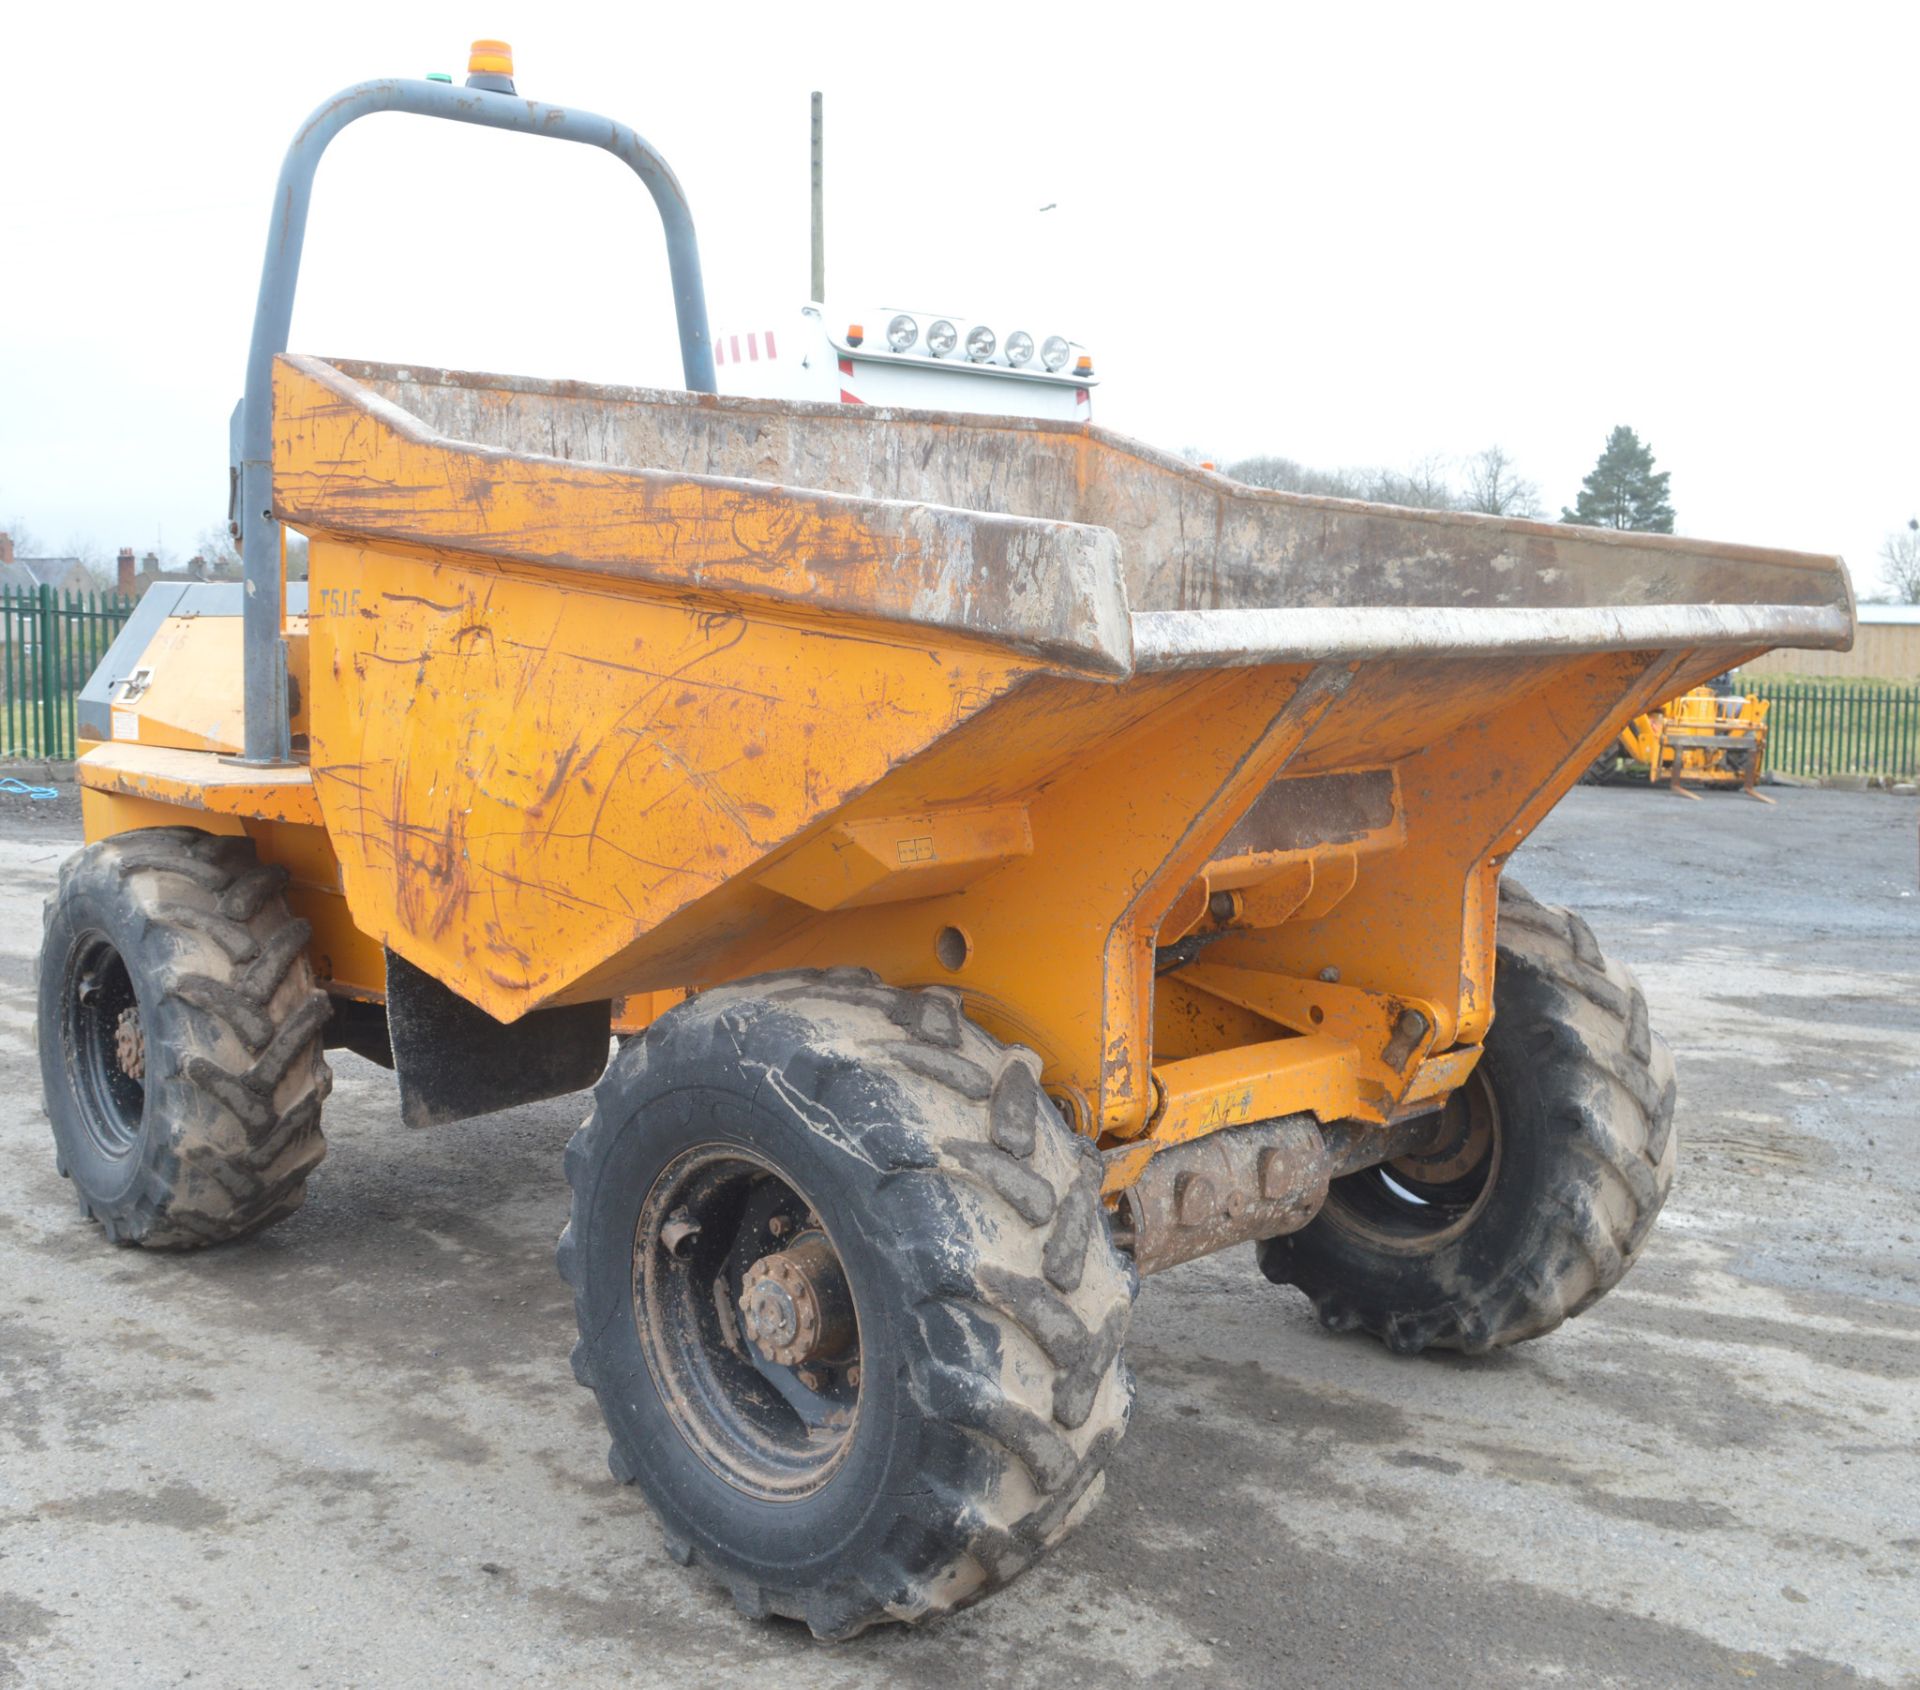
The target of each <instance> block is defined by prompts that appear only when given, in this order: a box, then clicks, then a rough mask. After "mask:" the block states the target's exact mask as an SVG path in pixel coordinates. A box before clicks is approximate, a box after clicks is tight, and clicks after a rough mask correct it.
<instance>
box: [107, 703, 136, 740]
mask: <svg viewBox="0 0 1920 1690" xmlns="http://www.w3.org/2000/svg"><path fill="white" fill-rule="evenodd" d="M113 737H114V738H115V739H138V738H139V737H140V712H139V711H138V710H119V709H116V710H115V711H114V713H113Z"/></svg>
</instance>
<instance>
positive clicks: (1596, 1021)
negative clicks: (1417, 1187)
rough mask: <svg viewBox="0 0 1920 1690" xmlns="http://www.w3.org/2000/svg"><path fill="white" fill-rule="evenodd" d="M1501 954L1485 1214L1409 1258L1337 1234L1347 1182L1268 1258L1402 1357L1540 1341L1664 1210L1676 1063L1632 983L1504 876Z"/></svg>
mask: <svg viewBox="0 0 1920 1690" xmlns="http://www.w3.org/2000/svg"><path fill="white" fill-rule="evenodd" d="M1498 944H1499V951H1498V959H1497V963H1496V969H1495V976H1494V1019H1493V1024H1492V1027H1491V1029H1490V1031H1489V1033H1488V1037H1487V1041H1486V1055H1485V1056H1484V1057H1483V1058H1482V1062H1483V1064H1484V1065H1486V1067H1487V1069H1488V1079H1489V1083H1490V1084H1491V1085H1492V1087H1493V1090H1494V1095H1495V1099H1496V1101H1497V1102H1498V1103H1499V1105H1500V1107H1501V1110H1502V1127H1501V1132H1502V1134H1503V1149H1502V1155H1503V1161H1502V1163H1501V1165H1500V1167H1499V1168H1498V1169H1497V1171H1496V1173H1495V1176H1494V1178H1495V1189H1494V1191H1493V1192H1491V1193H1490V1194H1489V1198H1488V1201H1487V1204H1486V1206H1485V1208H1484V1210H1483V1211H1482V1212H1481V1213H1480V1214H1479V1215H1478V1216H1476V1217H1475V1218H1474V1219H1473V1220H1472V1221H1471V1222H1470V1223H1469V1226H1468V1228H1467V1230H1466V1232H1465V1233H1464V1234H1463V1235H1461V1236H1460V1237H1458V1238H1455V1239H1453V1240H1451V1241H1450V1242H1448V1243H1446V1244H1443V1245H1441V1246H1439V1247H1438V1248H1436V1250H1435V1251H1434V1252H1433V1253H1432V1254H1431V1255H1428V1256H1405V1255H1401V1254H1399V1253H1395V1252H1387V1251H1383V1250H1379V1249H1376V1248H1372V1247H1370V1246H1369V1245H1368V1244H1367V1242H1366V1241H1365V1240H1363V1239H1361V1238H1359V1237H1357V1236H1356V1235H1355V1234H1354V1233H1353V1232H1352V1231H1351V1230H1350V1229H1346V1228H1343V1227H1342V1225H1341V1224H1340V1222H1341V1214H1340V1211H1339V1210H1338V1209H1337V1208H1335V1206H1334V1205H1335V1204H1336V1203H1337V1201H1338V1194H1339V1191H1340V1185H1341V1182H1340V1181H1336V1182H1335V1184H1334V1196H1333V1198H1332V1199H1330V1203H1329V1208H1328V1209H1323V1210H1322V1212H1321V1214H1320V1215H1318V1216H1316V1217H1315V1219H1314V1220H1313V1222H1312V1223H1311V1224H1309V1225H1308V1226H1307V1227H1305V1228H1304V1229H1302V1230H1301V1231H1300V1232H1298V1233H1294V1234H1291V1235H1289V1236H1286V1237H1282V1238H1275V1239H1269V1240H1267V1241H1266V1242H1265V1243H1263V1244H1262V1245H1261V1246H1260V1250H1259V1260H1260V1266H1261V1269H1262V1271H1263V1272H1265V1274H1266V1275H1267V1277H1268V1278H1269V1279H1272V1280H1274V1281H1275V1282H1277V1283H1280V1284H1292V1285H1296V1286H1298V1287H1299V1288H1300V1289H1301V1290H1303V1291H1304V1292H1306V1294H1307V1296H1308V1297H1309V1298H1310V1299H1311V1300H1312V1302H1313V1304H1314V1306H1315V1309H1316V1311H1317V1312H1318V1314H1319V1316H1320V1319H1321V1322H1322V1323H1323V1324H1324V1325H1325V1326H1327V1327H1328V1328H1329V1329H1330V1330H1333V1331H1354V1330H1359V1331H1365V1332H1369V1333H1371V1334H1372V1335H1373V1336H1375V1337H1376V1338H1379V1339H1380V1340H1381V1341H1382V1342H1383V1343H1385V1344H1387V1345H1388V1347H1389V1348H1391V1349H1394V1350H1396V1351H1399V1352H1402V1353H1412V1352H1415V1351H1418V1350H1423V1349H1428V1348H1434V1349H1453V1350H1464V1351H1467V1352H1469V1353H1475V1354H1477V1353H1481V1352H1484V1351H1487V1350H1492V1349H1499V1348H1503V1347H1505V1346H1507V1345H1510V1344H1517V1343H1521V1342H1523V1341H1525V1340H1527V1339H1529V1338H1538V1337H1542V1336H1544V1335H1545V1334H1546V1333H1548V1332H1551V1331H1552V1330H1553V1329H1554V1328H1555V1327H1557V1326H1559V1325H1560V1324H1561V1323H1562V1322H1563V1321H1565V1320H1568V1319H1570V1318H1571V1317H1572V1316H1574V1315H1577V1314H1580V1313H1582V1312H1584V1311H1585V1310H1586V1309H1588V1308H1591V1307H1592V1306H1593V1304H1594V1303H1595V1302H1597V1301H1598V1300H1599V1299H1600V1298H1601V1297H1602V1296H1604V1295H1605V1294H1606V1293H1607V1292H1608V1291H1610V1290H1611V1289H1612V1288H1613V1287H1614V1286H1615V1285H1617V1284H1618V1283H1619V1282H1620V1279H1621V1277H1622V1275H1624V1274H1625V1272H1626V1271H1627V1269H1628V1268H1629V1267H1630V1266H1631V1265H1632V1264H1633V1261H1634V1258H1635V1257H1636V1256H1637V1255H1638V1254H1639V1251H1640V1248H1641V1246H1642V1245H1643V1244H1644V1243H1645V1241H1646V1238H1647V1234H1648V1232H1649V1231H1650V1230H1651V1228H1652V1226H1653V1222H1654V1219H1655V1217H1656V1216H1657V1215H1658V1214H1659V1212H1660V1207H1661V1205H1662V1204H1663V1203H1664V1202H1665V1201H1666V1198H1667V1193H1668V1191H1669V1189H1670V1188H1671V1187H1672V1184H1673V1173H1674V1161H1675V1155H1676V1151H1677V1148H1678V1143H1677V1139H1676V1135H1675V1133H1674V1130H1673V1107H1674V1091H1675V1088H1674V1069H1673V1057H1672V1054H1671V1053H1670V1052H1669V1051H1668V1049H1667V1046H1666V1044H1665V1042H1664V1041H1663V1040H1662V1039H1661V1038H1660V1037H1659V1036H1658V1035H1657V1034H1655V1033H1654V1032H1653V1031H1652V1029H1651V1028H1650V1026H1649V1025H1648V1019H1647V1000H1646V997H1645V995H1644V994H1643V993H1642V992H1641V990H1640V987H1639V985H1638V983H1637V982H1636V981H1635V980H1634V977H1633V975H1632V974H1631V973H1630V972H1629V971H1628V969H1627V968H1626V967H1625V965H1624V964H1621V963H1619V962H1614V961H1610V960H1609V959H1608V958H1607V957H1606V955H1605V954H1604V953H1603V952H1602V950H1601V949H1600V946H1599V943H1598V941H1596V940H1595V938H1594V936H1593V930H1592V929H1591V928H1590V927H1588V925H1587V924H1586V922H1585V921H1583V920H1582V919H1581V918H1580V917H1579V916H1578V915H1576V914H1574V913H1573V912H1571V911H1570V910H1565V909H1561V908H1559V907H1557V906H1555V905H1552V904H1544V903H1542V902H1540V900H1539V899H1537V898H1535V897H1534V896H1533V895H1532V894H1531V893H1530V892H1528V891H1527V890H1526V889H1525V888H1524V887H1522V886H1520V885H1519V884H1518V883H1517V882H1515V881H1513V880H1511V879H1503V880H1502V882H1501V886H1500V918H1499V930H1498ZM1503 1094H1504V1095H1503ZM1355 1177H1358V1176H1355ZM1503 1186H1505V1187H1507V1189H1504V1190H1503V1189H1502V1187H1503ZM1330 1211H1331V1212H1330Z"/></svg>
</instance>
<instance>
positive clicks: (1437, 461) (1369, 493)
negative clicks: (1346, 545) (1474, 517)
mask: <svg viewBox="0 0 1920 1690" xmlns="http://www.w3.org/2000/svg"><path fill="white" fill-rule="evenodd" d="M1226 472H1227V474H1228V475H1230V476H1232V477H1233V478H1234V480H1235V481H1244V482H1245V483H1246V484H1247V485H1248V486H1249V487H1272V488H1275V489H1276V490H1278V491H1279V492H1282V493H1310V494H1313V495H1315V496H1316V497H1319V498H1323V499H1371V500H1372V501H1373V502H1374V503H1375V504H1383V505H1412V506H1413V507H1415V508H1416V509H1419V510H1438V511H1446V510H1453V509H1455V508H1456V506H1457V503H1458V501H1457V499H1456V498H1455V495H1454V491H1453V488H1452V487H1451V486H1450V485H1449V484H1448V482H1447V478H1446V472H1445V462H1444V460H1443V459H1441V458H1438V457H1427V458H1422V459H1421V460H1420V461H1419V462H1418V463H1417V464H1415V465H1414V466H1413V467H1412V468H1411V469H1408V470H1397V469H1365V468H1362V469H1313V468H1310V467H1309V466H1308V465H1306V464H1303V463H1300V462H1298V461H1297V460H1295V459H1293V458H1282V457H1275V456H1271V455H1268V456H1263V457H1257V458H1242V459H1241V460H1240V461H1239V462H1238V463H1234V464H1228V465H1227V469H1226Z"/></svg>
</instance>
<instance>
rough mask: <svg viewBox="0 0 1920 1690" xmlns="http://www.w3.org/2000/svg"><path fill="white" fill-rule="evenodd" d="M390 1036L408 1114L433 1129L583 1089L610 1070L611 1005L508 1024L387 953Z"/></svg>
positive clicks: (550, 1012)
mask: <svg viewBox="0 0 1920 1690" xmlns="http://www.w3.org/2000/svg"><path fill="white" fill-rule="evenodd" d="M387 1030H388V1033H389V1035H390V1037H391V1039H392V1042H393V1066H394V1070H395V1072H396V1073H397V1074H398V1075H399V1078H400V1118H401V1119H402V1120H403V1121H405V1122H406V1124H407V1125H408V1126H410V1127H435V1126H440V1125H442V1124H444V1123H446V1122H448V1121H464V1120H467V1119H468V1118H469V1117H471V1116H474V1115H487V1114H491V1113H492V1112H493V1111H494V1110H496V1109H511V1108H513V1107H515V1106H516V1105H517V1104H522V1103H538V1102H539V1101H540V1100H541V1099H542V1098H548V1097H562V1096H564V1095H565V1094H566V1093H568V1092H570V1091H584V1090H585V1089H586V1088H587V1087H588V1086H590V1085H592V1084H593V1082H594V1081H595V1080H597V1079H599V1078H600V1073H601V1070H602V1069H604V1068H605V1067H606V1065H607V1044H608V1041H609V1039H610V1038H611V1037H612V1031H613V1005H612V1004H611V1003H608V1002H601V1003H582V1004H570V1005H568V1006H567V1007H565V1008H562V1009H536V1010H533V1011H532V1012H530V1013H529V1014H526V1015H523V1016H521V1017H520V1019H519V1020H518V1021H515V1022H513V1023H512V1024H511V1025H509V1024H508V1023H506V1022H503V1021H496V1020H494V1018H493V1017H492V1016H491V1015H489V1014H488V1013H487V1012H486V1011H485V1010H484V1009H477V1008H475V1006H474V1005H472V1004H470V1003H468V1002H467V1000H466V999H465V998H463V997H460V996H459V995H458V994H456V993H454V992H452V991H449V990H448V989H447V988H446V987H445V986H443V985H441V984H440V982H439V981H438V980H436V979H434V978H433V976H432V975H430V974H427V973H424V972H422V971H421V970H420V969H418V968H415V967H414V965H413V964H412V963H410V962H408V961H407V959H406V958H405V957H402V956H396V955H395V954H394V953H393V952H392V951H388V952H387Z"/></svg>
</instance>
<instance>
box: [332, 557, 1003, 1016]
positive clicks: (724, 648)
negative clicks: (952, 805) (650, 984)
mask: <svg viewBox="0 0 1920 1690" xmlns="http://www.w3.org/2000/svg"><path fill="white" fill-rule="evenodd" d="M309 557H310V561H309V569H310V588H309V591H310V594H311V600H310V603H311V617H310V633H309V649H310V664H311V679H312V692H313V710H312V715H313V725H312V737H313V750H312V767H313V779H314V788H315V791H316V792H317V794H318V796H319V799H320V805H321V808H322V810H323V812H324V814H325V816H326V822H327V828H328V831H329V833H330V834H331V835H332V837H333V840H334V844H335V848H336V850H337V851H338V854H339V858H340V864H341V869H342V873H343V875H344V878H345V884H346V894H347V899H348V902H349V903H350V905H351V906H352V909H353V912H354V916H355V919H356V920H357V921H358V922H359V923H360V924H361V926H362V927H363V928H365V929H366V931H367V932H369V933H371V934H372V935H374V936H375V937H376V938H378V939H379V940H381V941H382V942H383V943H385V944H388V945H390V946H391V947H392V948H393V949H394V950H396V951H398V952H399V953H400V954H401V955H402V956H405V957H406V958H407V959H408V960H409V961H411V962H414V963H416V964H417V965H418V966H420V967H422V968H424V969H427V970H428V971H429V972H431V973H433V974H435V975H436V976H438V977H439V978H442V979H445V980H448V981H451V982H453V983H454V984H455V985H456V987H457V989H459V990H460V991H461V992H462V993H463V994H464V995H465V996H467V997H468V998H469V999H471V1000H472V1001H473V1002H474V1003H477V1004H478V1005H479V1006H480V1007H481V1008H483V1009H485V1010H487V1011H488V1012H489V1013H491V1014H493V1015H495V1016H496V1017H498V1018H500V1019H501V1020H511V1019H514V1018H516V1017H518V1016H519V1015H521V1014H524V1013H525V1012H526V1011H527V1010H529V1009H532V1008H535V1007H537V1006H538V1005H540V1004H542V1003H544V1002H547V1001H550V1000H551V999H553V998H554V997H555V996H556V994H559V993H561V992H564V991H565V990H566V989H567V988H569V987H571V986H573V985H574V984H575V983H576V982H578V981H579V980H580V979H581V978H582V977H583V976H585V975H587V974H588V973H589V972H590V971H591V970H593V969H594V968H595V966H596V965H598V964H600V963H602V962H603V961H605V959H607V958H608V957H611V956H613V955H614V954H615V953H616V952H619V951H620V950H622V949H623V948H624V947H626V946H628V945H630V944H631V943H632V942H633V941H634V940H636V939H637V938H639V937H641V936H642V935H645V934H647V933H650V932H651V931H653V930H654V929H655V928H657V927H658V926H660V925H661V924H662V923H663V922H665V921H666V920H667V919H668V918H669V917H671V916H672V915H674V914H675V913H676V912H678V911H680V910H682V909H684V908H686V907H688V906H689V905H691V904H694V903H695V902H697V901H698V900H700V899H702V898H704V897H706V896H708V895H709V894H711V893H713V892H715V891H716V890H718V889H719V888H721V887H723V886H726V885H727V884H728V883H729V882H731V881H733V880H736V879H738V878H740V877H742V876H745V875H747V874H749V873H750V872H751V871H752V870H753V869H754V868H755V867H756V866H757V865H759V864H760V863H761V862H762V861H763V860H764V859H766V858H767V857H768V856H769V855H770V854H771V853H772V852H773V851H775V850H776V849H778V848H779V847H780V846H781V845H783V844H784V843H785V842H787V841H788V840H790V839H792V838H794V837H795V836H796V835H797V834H799V833H800V832H801V831H802V830H803V829H805V828H806V827H808V826H809V825H811V824H812V823H814V822H815V821H817V820H818V819H819V818H820V817H821V816H822V815H824V814H826V813H827V812H829V811H832V810H834V809H835V808H837V807H838V806H839V805H841V804H843V803H844V802H846V800H847V799H848V798H850V797H852V796H853V795H854V794H855V793H857V792H859V791H860V790H862V789H863V788H865V787H867V786H869V785H871V784H873V783H874V782H875V781H877V780H879V779H880V778H881V777H882V776H883V775H884V774H885V773H886V772H887V770H888V769H889V768H890V767H891V766H893V765H894V764H895V763H898V762H900V761H902V760H904V759H906V758H909V757H911V756H912V755H914V754H915V753H916V752H918V751H920V750H922V749H924V748H925V747H926V746H927V745H928V744H930V743H931V742H932V741H933V740H935V739H937V738H939V737H940V736H941V735H942V734H944V733H946V732H948V731H949V730H950V729H951V728H953V727H954V726H955V725H956V724H957V723H959V722H960V721H963V720H964V719H965V718H966V717H967V716H968V715H969V714H970V713H971V712H973V711H975V710H978V709H979V708H981V707H983V706H984V705H985V704H986V703H987V702H988V701H990V700H991V699H992V698H994V697H995V696H997V695H998V694H1000V693H1001V692H1003V691H1005V690H1006V689H1007V688H1008V687H1010V686H1012V685H1014V684H1015V683H1016V682H1017V681H1018V680H1019V679H1020V678H1021V676H1022V675H1023V674H1024V673H1025V672H1027V669H1028V667H1029V666H1027V665H1023V664H1020V663H1018V662H1015V661H1012V660H1009V659H1005V658H995V657H991V656H986V655H973V654H968V653H964V652H955V651H943V650H938V649H933V648H929V647H927V646H925V645H906V644H903V643H900V642H898V641H888V640H885V639H882V638H879V637H875V636H872V635H862V634H858V633H854V632H852V631H842V630H838V629H828V628H825V627H821V626H818V625H815V626H812V627H803V626H792V625H784V624H780V623H774V622H770V621H766V620H755V619H748V618H746V617H744V616H740V615H735V614H724V613H715V612H713V611H711V610H706V609H693V608H689V607H687V606H685V605H683V604H678V603H667V602H661V601H660V600H659V599H657V598H652V599H650V598H642V597H638V596H636V595H634V594H631V593H627V594H622V593H621V592H619V591H617V590H615V589H613V588H611V587H608V586H604V585H602V586H600V587H599V589H598V590H596V587H595V584H593V583H592V582H590V581H587V582H573V583H569V590H568V591H565V592H561V591H557V590H556V589H555V587H554V585H553V583H552V582H551V580H541V579H536V578H530V577H528V576H526V575H517V574H508V573H506V572H504V571H502V570H501V569H499V568H497V567H493V566H490V565H486V564H472V563H462V562H455V561H452V560H441V559H435V558H432V557H421V556H401V555H397V554H394V553H390V552H385V551H378V550H373V549H362V548H358V547H352V546H345V545H340V544H336V543H332V542H329V541H327V540H325V539H323V538H316V539H315V540H314V542H313V544H312V547H311V550H310V554H309Z"/></svg>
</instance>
